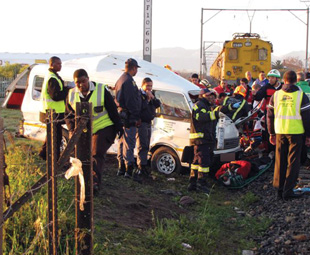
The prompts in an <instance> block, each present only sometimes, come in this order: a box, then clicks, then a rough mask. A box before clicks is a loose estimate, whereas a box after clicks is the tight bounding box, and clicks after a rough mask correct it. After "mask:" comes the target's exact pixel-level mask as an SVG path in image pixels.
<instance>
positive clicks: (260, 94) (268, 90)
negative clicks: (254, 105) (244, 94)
mask: <svg viewBox="0 0 310 255" xmlns="http://www.w3.org/2000/svg"><path fill="white" fill-rule="evenodd" d="M267 77H268V80H269V83H268V84H267V85H265V86H262V87H261V89H260V90H259V91H257V93H256V94H255V96H253V98H254V100H256V101H261V100H263V99H265V103H264V104H263V105H262V107H261V111H264V114H265V118H266V117H267V116H266V115H267V107H266V106H267V105H268V104H269V101H270V98H271V96H272V95H273V94H274V93H275V92H276V91H277V90H279V89H281V85H279V83H280V78H281V74H280V72H279V71H278V70H277V69H272V70H270V71H269V73H268V74H267ZM266 119H267V118H266ZM263 140H264V141H265V142H266V143H267V144H268V151H269V152H274V151H275V147H274V146H273V145H272V144H271V143H270V142H269V133H268V129H267V126H266V124H265V126H264V127H263Z"/></svg>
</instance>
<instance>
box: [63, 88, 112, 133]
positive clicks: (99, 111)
mask: <svg viewBox="0 0 310 255" xmlns="http://www.w3.org/2000/svg"><path fill="white" fill-rule="evenodd" d="M95 86H96V89H95V90H94V91H93V93H92V94H91V96H90V98H89V100H88V102H89V103H92V114H93V126H92V127H93V134H95V133H97V132H98V131H99V130H100V129H104V128H105V127H108V126H112V125H113V122H112V120H111V119H110V117H109V114H108V112H107V110H106V109H105V107H104V92H105V85H103V84H101V83H96V84H95ZM68 99H69V104H70V105H71V107H72V109H73V110H74V111H76V103H78V102H81V99H80V95H79V90H78V88H76V87H75V88H73V89H70V91H69V97H68Z"/></svg>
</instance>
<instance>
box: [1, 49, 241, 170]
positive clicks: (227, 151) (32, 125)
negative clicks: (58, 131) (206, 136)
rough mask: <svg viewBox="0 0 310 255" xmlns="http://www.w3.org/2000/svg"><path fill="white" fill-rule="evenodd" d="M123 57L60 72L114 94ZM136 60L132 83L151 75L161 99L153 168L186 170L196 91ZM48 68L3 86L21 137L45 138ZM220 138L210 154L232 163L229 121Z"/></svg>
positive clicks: (80, 62) (234, 147) (234, 135)
mask: <svg viewBox="0 0 310 255" xmlns="http://www.w3.org/2000/svg"><path fill="white" fill-rule="evenodd" d="M126 59H127V57H124V56H117V55H105V56H97V57H91V58H81V59H75V60H68V61H65V62H63V65H62V70H61V72H60V73H59V74H60V76H61V77H62V78H63V80H64V81H65V82H68V84H69V85H72V84H73V83H72V81H73V73H74V71H75V70H76V69H80V68H84V69H85V70H86V71H87V72H88V74H89V77H90V80H92V81H96V82H101V83H104V84H107V85H108V86H109V87H110V88H111V91H112V92H113V88H114V85H115V82H116V81H117V79H118V78H119V77H120V76H121V74H122V73H123V72H124V65H125V61H126ZM137 61H138V63H139V65H140V66H141V68H139V70H138V73H137V75H136V76H135V77H134V79H135V81H136V83H137V85H138V86H139V85H141V83H142V80H143V79H144V78H145V77H150V78H151V79H152V80H153V90H154V92H155V95H156V97H157V98H158V99H160V101H161V107H160V109H158V110H157V114H156V117H155V119H154V121H153V123H152V137H151V144H150V160H151V166H152V169H153V170H155V169H156V170H158V171H159V172H162V173H164V174H171V173H173V172H179V171H180V170H181V167H182V166H186V164H184V163H181V160H180V159H181V157H182V153H183V149H184V147H185V146H188V145H189V133H190V118H191V109H192V106H193V104H194V102H195V100H196V99H197V97H198V94H199V88H198V87H197V86H196V85H194V84H192V83H190V82H189V81H187V80H186V79H184V78H182V77H181V76H179V75H177V74H175V73H173V72H171V71H169V70H167V69H165V68H164V67H161V66H158V65H155V64H152V63H149V62H147V61H144V60H140V59H137ZM48 68H49V67H48V65H47V64H36V65H32V66H30V67H29V68H28V69H27V70H25V71H24V72H23V73H22V74H20V75H19V76H18V78H17V79H15V80H14V81H13V82H12V83H11V85H10V86H9V87H8V89H7V91H6V98H5V100H4V103H3V105H2V107H7V108H15V109H21V111H22V113H23V120H22V122H21V124H22V125H21V127H20V134H21V135H23V136H24V137H27V138H30V139H36V140H41V141H44V139H45V136H46V127H45V124H44V123H41V122H40V120H39V115H40V113H39V109H40V94H41V89H42V84H43V80H44V76H45V74H46V72H47V70H48ZM63 134H64V139H67V137H68V136H67V132H66V129H65V126H64V132H63ZM224 139H225V140H224V149H222V150H216V151H215V156H218V160H220V161H223V162H226V161H230V160H233V159H235V158H236V157H237V153H238V152H239V151H240V147H239V134H238V130H237V128H236V126H235V124H234V123H233V122H232V121H231V120H230V119H229V118H228V117H227V118H226V123H225V132H224ZM109 152H110V153H116V152H117V143H114V145H113V146H112V147H111V148H110V150H109Z"/></svg>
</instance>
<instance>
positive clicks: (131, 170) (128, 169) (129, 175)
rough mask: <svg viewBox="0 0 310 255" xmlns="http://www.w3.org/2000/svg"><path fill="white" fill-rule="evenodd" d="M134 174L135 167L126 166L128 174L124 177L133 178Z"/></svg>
mask: <svg viewBox="0 0 310 255" xmlns="http://www.w3.org/2000/svg"><path fill="white" fill-rule="evenodd" d="M132 172H133V165H130V166H126V173H125V175H124V177H125V178H131V177H132Z"/></svg>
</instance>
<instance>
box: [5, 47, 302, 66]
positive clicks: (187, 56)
mask: <svg viewBox="0 0 310 255" xmlns="http://www.w3.org/2000/svg"><path fill="white" fill-rule="evenodd" d="M212 47H213V48H210V49H211V50H210V49H208V51H211V52H212V53H213V54H212V55H211V54H210V55H207V64H208V66H210V65H211V63H212V62H213V60H214V59H215V57H216V53H217V52H219V51H220V49H221V48H220V47H218V46H212ZM109 53H113V54H118V55H127V56H131V57H136V58H142V51H135V52H102V53H81V54H69V53H66V54H58V53H9V52H5V53H0V65H4V64H5V62H9V63H11V64H13V63H22V64H33V63H35V62H37V63H42V62H44V61H45V62H47V61H48V59H49V58H50V57H51V56H54V55H56V56H59V57H60V58H61V59H62V60H63V61H65V60H68V59H73V58H83V57H91V56H98V55H102V54H109ZM288 57H297V58H299V59H300V60H302V61H303V62H304V59H305V52H304V51H293V52H290V53H287V54H285V55H282V56H274V55H272V61H276V60H281V61H282V60H283V59H285V58H288ZM152 62H153V63H155V64H157V65H160V66H164V65H167V64H168V65H170V66H171V67H172V68H173V70H175V71H179V72H199V70H200V50H199V49H196V50H187V49H184V48H180V47H175V48H161V49H154V50H153V54H152Z"/></svg>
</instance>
